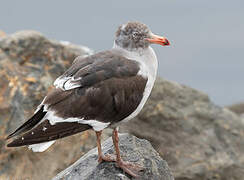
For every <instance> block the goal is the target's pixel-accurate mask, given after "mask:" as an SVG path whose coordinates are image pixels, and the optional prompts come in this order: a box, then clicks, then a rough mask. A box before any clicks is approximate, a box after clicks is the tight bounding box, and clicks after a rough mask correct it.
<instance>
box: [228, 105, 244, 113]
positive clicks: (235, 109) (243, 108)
mask: <svg viewBox="0 0 244 180" xmlns="http://www.w3.org/2000/svg"><path fill="white" fill-rule="evenodd" d="M226 108H228V109H229V110H231V111H233V112H235V113H236V114H239V115H242V114H244V103H238V104H233V105H231V106H227V107H226Z"/></svg>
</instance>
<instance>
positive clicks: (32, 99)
mask: <svg viewBox="0 0 244 180" xmlns="http://www.w3.org/2000/svg"><path fill="white" fill-rule="evenodd" d="M91 52H92V51H91V50H89V49H88V48H86V47H81V46H77V45H72V44H69V43H67V42H58V41H53V40H48V39H47V38H45V37H44V36H43V35H41V34H40V33H38V32H35V31H22V32H18V33H15V34H13V35H9V36H5V37H3V38H2V39H0V77H1V78H0V87H1V88H0V179H37V180H39V179H40V180H45V179H50V178H51V177H53V176H54V175H56V174H57V173H58V172H60V171H61V170H63V169H64V168H66V167H67V166H69V165H70V164H71V163H73V162H74V161H75V160H77V159H78V158H79V157H80V156H81V155H82V154H84V153H85V152H87V151H88V150H90V149H91V148H93V147H95V146H96V141H95V135H94V133H93V132H89V131H88V132H85V133H83V134H77V135H75V136H72V137H68V138H65V139H62V140H59V141H57V142H56V143H55V144H54V145H53V146H52V147H51V148H50V149H48V150H47V151H46V152H44V153H33V152H32V151H30V150H28V149H27V148H23V147H21V148H6V141H5V137H6V136H7V134H9V133H10V132H11V131H13V130H14V129H15V128H17V127H18V126H19V125H20V124H22V123H23V122H24V121H25V120H27V118H28V117H30V116H31V115H32V113H33V112H34V110H35V108H36V107H37V105H38V104H39V103H40V102H41V101H42V99H43V97H44V96H45V95H46V93H47V92H48V91H49V90H50V87H52V83H53V81H54V80H55V79H56V78H57V77H58V76H59V75H60V74H62V73H63V72H64V71H65V70H66V69H67V68H68V67H69V66H70V64H71V63H72V61H73V60H74V58H75V57H77V56H79V55H81V56H87V55H89V54H91ZM91 133H92V134H91ZM104 135H105V137H106V132H105V133H104ZM71 147H72V148H71Z"/></svg>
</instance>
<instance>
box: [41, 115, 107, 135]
mask: <svg viewBox="0 0 244 180" xmlns="http://www.w3.org/2000/svg"><path fill="white" fill-rule="evenodd" d="M43 119H48V120H49V123H50V124H51V125H55V124H56V123H58V122H78V123H81V124H87V125H89V126H91V127H92V128H93V129H94V130H95V131H101V130H103V129H105V128H106V127H108V126H109V124H110V123H103V122H100V121H97V120H84V118H74V117H70V118H67V119H64V118H61V117H58V116H57V115H55V112H54V111H51V110H49V111H48V112H47V114H46V115H45V116H44V118H43Z"/></svg>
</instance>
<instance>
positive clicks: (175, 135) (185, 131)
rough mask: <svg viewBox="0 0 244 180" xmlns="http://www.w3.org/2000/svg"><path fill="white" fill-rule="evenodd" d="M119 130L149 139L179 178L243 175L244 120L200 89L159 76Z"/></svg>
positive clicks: (239, 178) (225, 179)
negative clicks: (141, 106) (136, 113)
mask: <svg viewBox="0 0 244 180" xmlns="http://www.w3.org/2000/svg"><path fill="white" fill-rule="evenodd" d="M120 129H121V131H127V132H130V133H133V134H134V135H136V136H137V137H140V138H145V139H147V140H149V141H150V142H151V143H152V145H153V146H154V148H155V149H156V150H157V151H158V152H159V153H160V154H161V156H162V157H163V158H164V159H165V160H166V161H167V162H168V164H169V167H170V168H171V170H172V172H173V175H174V177H175V179H176V180H195V179H197V180H209V179H214V180H217V179H221V180H229V179H232V180H242V179H244V121H243V120H241V118H240V117H239V116H238V115H236V114H234V113H233V112H231V111H229V110H228V109H226V108H221V107H219V106H216V105H215V104H213V103H212V102H211V101H210V100H209V98H208V96H207V95H206V94H204V93H202V92H199V91H197V90H194V89H192V88H189V87H187V86H183V85H180V84H178V83H174V82H169V81H166V80H163V79H158V80H157V82H156V85H155V87H154V89H153V93H152V94H151V97H150V99H149V101H148V102H147V104H146V107H145V108H144V109H143V110H142V112H141V113H140V114H139V116H138V117H137V118H136V119H134V120H133V121H130V122H128V123H127V124H125V125H123V126H122V127H121V128H120Z"/></svg>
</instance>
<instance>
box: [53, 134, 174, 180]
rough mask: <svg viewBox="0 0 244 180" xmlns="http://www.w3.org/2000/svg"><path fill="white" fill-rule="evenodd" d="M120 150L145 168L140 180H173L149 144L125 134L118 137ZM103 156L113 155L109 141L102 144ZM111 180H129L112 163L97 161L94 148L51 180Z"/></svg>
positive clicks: (111, 143) (165, 163)
mask: <svg viewBox="0 0 244 180" xmlns="http://www.w3.org/2000/svg"><path fill="white" fill-rule="evenodd" d="M119 138H120V143H119V145H120V149H121V153H122V155H123V159H124V160H127V161H132V162H134V163H137V164H140V166H142V167H143V168H144V170H143V171H141V172H140V174H139V175H140V177H139V178H138V179H141V180H149V179H150V180H151V179H153V180H173V179H174V178H173V176H172V174H171V172H170V170H169V167H168V165H167V162H166V161H164V160H162V159H161V157H160V156H159V154H158V153H157V152H156V151H155V150H154V149H153V147H152V146H151V144H150V143H149V142H148V141H146V140H142V139H138V138H136V137H135V136H131V135H128V134H120V135H119ZM102 149H103V152H104V153H105V154H107V153H109V154H111V153H114V147H113V142H112V138H109V139H108V140H106V141H105V142H104V143H103V145H102ZM80 179H82V180H98V179H99V180H110V179H111V180H114V179H123V180H129V179H134V178H131V177H130V176H129V175H128V174H126V173H124V172H123V171H122V170H121V169H119V168H117V167H116V165H115V163H114V162H103V163H101V164H98V162H97V148H94V149H92V150H91V151H89V152H88V153H87V154H85V155H84V156H83V157H82V158H80V159H79V160H78V161H76V162H75V163H74V164H73V165H72V166H70V167H69V168H67V169H65V170H64V171H62V172H61V173H59V174H58V175H57V176H56V177H55V178H53V180H80Z"/></svg>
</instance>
